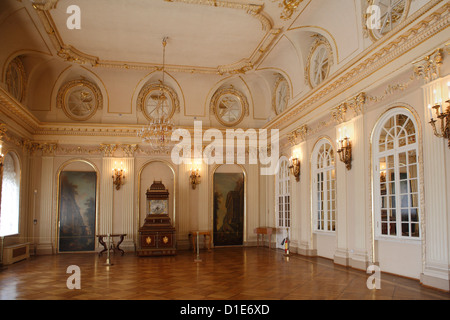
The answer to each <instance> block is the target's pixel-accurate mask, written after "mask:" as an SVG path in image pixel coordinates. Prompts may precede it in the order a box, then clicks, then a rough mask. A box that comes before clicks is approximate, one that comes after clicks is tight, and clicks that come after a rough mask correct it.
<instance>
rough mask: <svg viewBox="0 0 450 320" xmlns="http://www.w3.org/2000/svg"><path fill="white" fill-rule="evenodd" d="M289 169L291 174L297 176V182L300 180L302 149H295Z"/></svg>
mask: <svg viewBox="0 0 450 320" xmlns="http://www.w3.org/2000/svg"><path fill="white" fill-rule="evenodd" d="M289 169H290V170H291V174H292V175H293V176H294V177H295V180H296V181H297V182H299V181H300V169H301V166H300V151H298V150H295V151H294V152H293V155H292V157H291V158H290V159H289Z"/></svg>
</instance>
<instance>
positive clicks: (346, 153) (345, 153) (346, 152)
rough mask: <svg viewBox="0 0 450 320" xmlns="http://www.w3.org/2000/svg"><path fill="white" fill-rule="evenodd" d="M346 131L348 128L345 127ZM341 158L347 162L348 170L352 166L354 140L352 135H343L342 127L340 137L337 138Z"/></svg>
mask: <svg viewBox="0 0 450 320" xmlns="http://www.w3.org/2000/svg"><path fill="white" fill-rule="evenodd" d="M344 131H346V129H345V128H344ZM337 145H338V150H337V152H338V154H339V160H341V161H342V162H343V163H345V166H346V168H347V170H350V169H351V168H352V142H351V141H350V137H349V136H347V134H346V133H344V135H343V136H342V135H341V129H339V139H338V140H337Z"/></svg>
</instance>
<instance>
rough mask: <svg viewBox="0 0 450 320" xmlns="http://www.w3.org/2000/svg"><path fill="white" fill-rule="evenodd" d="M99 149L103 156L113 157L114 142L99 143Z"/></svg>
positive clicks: (115, 147) (115, 146)
mask: <svg viewBox="0 0 450 320" xmlns="http://www.w3.org/2000/svg"><path fill="white" fill-rule="evenodd" d="M99 150H101V151H102V152H103V156H104V157H113V156H114V152H115V151H116V150H117V145H116V144H104V143H102V144H100V147H99Z"/></svg>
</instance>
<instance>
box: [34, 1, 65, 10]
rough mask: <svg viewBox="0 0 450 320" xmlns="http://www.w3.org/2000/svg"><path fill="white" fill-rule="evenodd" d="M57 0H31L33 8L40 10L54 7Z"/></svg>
mask: <svg viewBox="0 0 450 320" xmlns="http://www.w3.org/2000/svg"><path fill="white" fill-rule="evenodd" d="M58 1H59V0H31V2H32V3H33V8H34V9H36V10H40V11H48V10H51V9H55V8H56V5H57V4H58Z"/></svg>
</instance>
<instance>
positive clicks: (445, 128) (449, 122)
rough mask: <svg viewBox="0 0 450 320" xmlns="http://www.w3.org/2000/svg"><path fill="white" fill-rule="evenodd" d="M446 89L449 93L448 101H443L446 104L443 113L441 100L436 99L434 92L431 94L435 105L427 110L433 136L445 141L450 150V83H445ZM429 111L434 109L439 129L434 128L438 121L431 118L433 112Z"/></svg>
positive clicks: (429, 106)
mask: <svg viewBox="0 0 450 320" xmlns="http://www.w3.org/2000/svg"><path fill="white" fill-rule="evenodd" d="M447 88H448V92H449V94H448V95H449V99H448V100H447V101H445V103H446V104H447V108H446V109H445V112H444V106H443V103H442V98H439V99H437V95H436V90H435V91H434V92H433V95H434V98H435V104H434V106H433V107H432V106H431V105H428V109H429V110H430V118H431V120H430V124H431V126H432V127H433V132H434V135H435V136H436V137H439V138H444V139H447V140H448V147H449V148H450V82H448V83H447ZM431 109H434V111H435V113H436V118H437V119H439V120H440V126H439V127H437V126H436V122H438V120H437V119H434V118H433V112H432V110H431Z"/></svg>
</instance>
